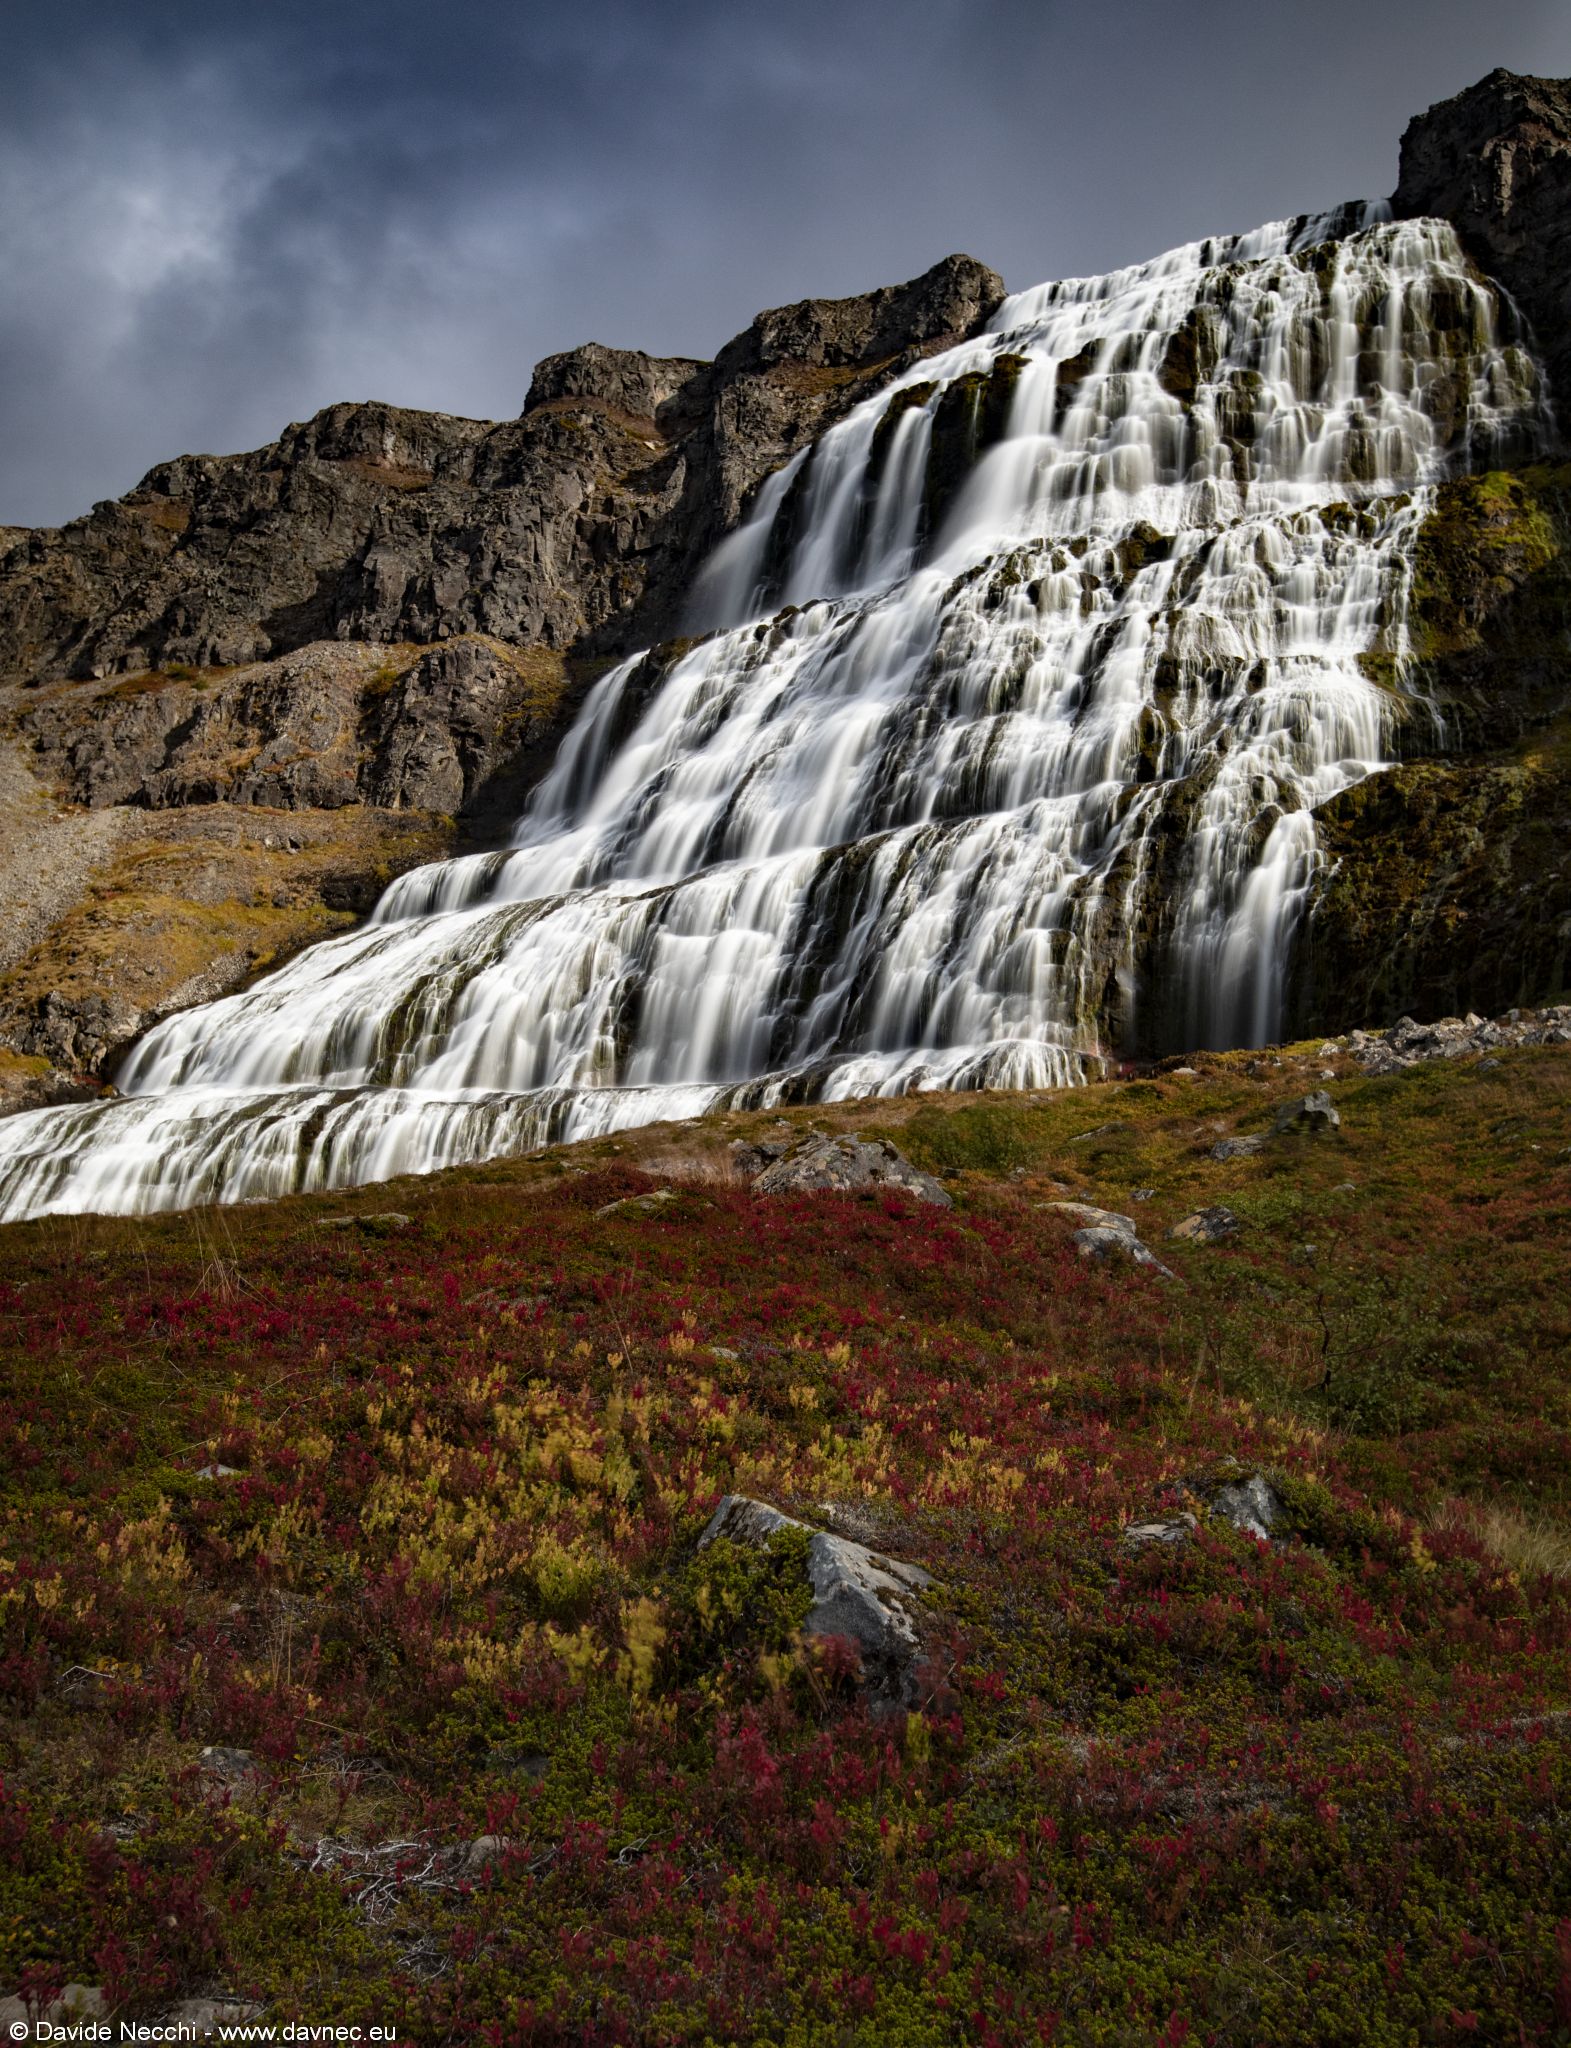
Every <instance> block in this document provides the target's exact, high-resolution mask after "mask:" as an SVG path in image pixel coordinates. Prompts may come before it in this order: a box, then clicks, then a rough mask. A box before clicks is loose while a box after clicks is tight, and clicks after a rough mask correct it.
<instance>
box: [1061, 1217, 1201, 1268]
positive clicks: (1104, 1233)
mask: <svg viewBox="0 0 1571 2048" xmlns="http://www.w3.org/2000/svg"><path fill="white" fill-rule="evenodd" d="M1070 1242H1071V1243H1072V1244H1073V1245H1074V1247H1075V1250H1076V1251H1077V1252H1079V1254H1080V1256H1081V1258H1083V1259H1109V1258H1121V1259H1133V1261H1134V1262H1135V1264H1136V1265H1137V1266H1149V1267H1150V1269H1151V1271H1152V1272H1153V1273H1158V1274H1160V1275H1161V1277H1162V1278H1163V1279H1164V1280H1176V1279H1177V1278H1178V1275H1177V1274H1176V1273H1174V1272H1172V1271H1171V1270H1170V1269H1169V1268H1168V1267H1166V1266H1164V1265H1163V1264H1162V1261H1161V1260H1160V1259H1159V1258H1158V1257H1157V1256H1156V1254H1155V1253H1154V1252H1153V1251H1152V1250H1151V1248H1150V1246H1149V1245H1143V1244H1142V1243H1141V1242H1140V1240H1139V1238H1138V1237H1136V1236H1135V1234H1134V1232H1133V1231H1132V1230H1108V1229H1105V1228H1103V1227H1101V1226H1100V1225H1093V1226H1092V1227H1091V1228H1090V1229H1088V1230H1077V1231H1076V1232H1075V1234H1074V1236H1073V1237H1072V1238H1071V1240H1070Z"/></svg>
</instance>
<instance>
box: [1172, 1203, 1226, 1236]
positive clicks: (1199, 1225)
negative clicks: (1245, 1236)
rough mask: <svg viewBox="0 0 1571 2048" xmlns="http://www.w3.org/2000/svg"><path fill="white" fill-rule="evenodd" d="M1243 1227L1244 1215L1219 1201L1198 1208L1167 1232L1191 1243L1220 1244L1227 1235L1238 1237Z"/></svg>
mask: <svg viewBox="0 0 1571 2048" xmlns="http://www.w3.org/2000/svg"><path fill="white" fill-rule="evenodd" d="M1243 1227H1244V1224H1243V1219H1242V1217H1240V1216H1235V1215H1234V1213H1233V1211H1232V1210H1231V1209H1229V1208H1226V1207H1224V1206H1223V1205H1222V1204H1221V1203H1220V1202H1218V1203H1216V1204H1215V1205H1214V1206H1213V1207H1211V1208H1209V1209H1197V1210H1196V1211H1195V1213H1194V1215H1193V1216H1186V1217H1185V1218H1184V1220H1183V1222H1182V1223H1175V1224H1174V1225H1173V1227H1172V1229H1171V1230H1170V1231H1169V1232H1168V1233H1167V1234H1168V1236H1169V1237H1176V1238H1182V1239H1184V1240H1186V1241H1187V1242H1188V1243H1190V1244H1220V1243H1221V1241H1222V1240H1223V1238H1225V1237H1236V1236H1237V1234H1238V1232H1239V1231H1241V1230H1242V1229H1243Z"/></svg>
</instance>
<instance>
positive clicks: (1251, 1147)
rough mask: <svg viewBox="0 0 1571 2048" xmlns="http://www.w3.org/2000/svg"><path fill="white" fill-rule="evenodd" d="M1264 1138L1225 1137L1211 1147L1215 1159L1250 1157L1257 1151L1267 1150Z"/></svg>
mask: <svg viewBox="0 0 1571 2048" xmlns="http://www.w3.org/2000/svg"><path fill="white" fill-rule="evenodd" d="M1265 1143H1266V1141H1265V1139H1264V1138H1224V1139H1223V1140H1222V1142H1221V1143H1220V1144H1219V1145H1213V1146H1212V1147H1211V1157H1212V1158H1213V1159H1248V1158H1250V1157H1251V1156H1252V1155H1253V1154H1254V1153H1256V1152H1263V1151H1264V1150H1265Z"/></svg>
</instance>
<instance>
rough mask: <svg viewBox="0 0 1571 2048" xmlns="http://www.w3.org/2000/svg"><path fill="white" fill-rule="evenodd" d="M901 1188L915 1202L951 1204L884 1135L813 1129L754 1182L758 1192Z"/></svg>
mask: <svg viewBox="0 0 1571 2048" xmlns="http://www.w3.org/2000/svg"><path fill="white" fill-rule="evenodd" d="M874 1187H880V1188H902V1189H904V1191H905V1192H906V1193H907V1194H908V1195H915V1196H916V1198H917V1200H918V1201H920V1202H931V1203H933V1205H934V1206H935V1207H936V1208H939V1209H950V1208H953V1207H954V1204H953V1203H952V1202H951V1201H950V1199H949V1197H948V1195H947V1194H946V1193H945V1192H944V1190H943V1189H942V1188H941V1187H940V1186H939V1184H938V1182H937V1181H936V1180H934V1178H933V1176H932V1175H931V1174H930V1173H923V1172H922V1170H921V1168H920V1167H917V1166H913V1165H912V1164H911V1162H910V1160H909V1159H907V1158H906V1157H905V1155H904V1154H903V1153H901V1152H897V1151H896V1149H895V1147H894V1146H893V1145H891V1144H890V1143H889V1141H888V1140H887V1139H886V1138H853V1137H827V1136H824V1135H821V1134H819V1133H815V1134H814V1135H813V1136H812V1137H810V1138H804V1139H803V1140H802V1142H801V1144H799V1145H793V1146H792V1148H791V1150H790V1151H789V1152H787V1153H786V1154H785V1155H784V1156H783V1157H782V1158H780V1159H777V1160H775V1161H774V1163H773V1164H772V1165H770V1166H766V1167H765V1169H764V1171H763V1172H762V1173H761V1174H760V1175H759V1176H758V1178H757V1180H755V1181H754V1182H753V1192H754V1194H757V1195H800V1194H817V1193H821V1192H824V1191H826V1190H827V1191H830V1192H842V1191H844V1192H853V1191H855V1190H856V1189H859V1188H874Z"/></svg>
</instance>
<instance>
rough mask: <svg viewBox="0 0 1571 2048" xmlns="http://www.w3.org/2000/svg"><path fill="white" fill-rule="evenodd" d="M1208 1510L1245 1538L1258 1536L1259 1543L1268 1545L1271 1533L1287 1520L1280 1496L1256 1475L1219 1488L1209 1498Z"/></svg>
mask: <svg viewBox="0 0 1571 2048" xmlns="http://www.w3.org/2000/svg"><path fill="white" fill-rule="evenodd" d="M1211 1510H1212V1513H1213V1514H1218V1515H1220V1516H1221V1517H1222V1519H1223V1520H1224V1521H1226V1522H1231V1523H1232V1525H1233V1527H1234V1528H1235V1529H1241V1530H1242V1531H1243V1532H1244V1534H1245V1535H1247V1536H1258V1537H1259V1539H1260V1541H1261V1542H1262V1543H1269V1542H1270V1540H1271V1531H1272V1530H1273V1529H1276V1528H1280V1527H1281V1525H1282V1523H1283V1522H1284V1521H1285V1520H1286V1518H1287V1510H1286V1508H1284V1507H1283V1505H1282V1501H1281V1497H1280V1495H1279V1494H1278V1493H1277V1492H1276V1489H1275V1488H1274V1487H1272V1486H1271V1485H1270V1484H1269V1483H1268V1482H1267V1481H1266V1480H1264V1479H1262V1478H1261V1476H1260V1474H1259V1473H1258V1472H1255V1473H1251V1475H1250V1476H1249V1478H1247V1479H1240V1480H1236V1481H1234V1482H1233V1483H1232V1484H1231V1485H1228V1486H1219V1487H1218V1488H1217V1490H1216V1492H1215V1493H1214V1494H1212V1496H1211Z"/></svg>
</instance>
